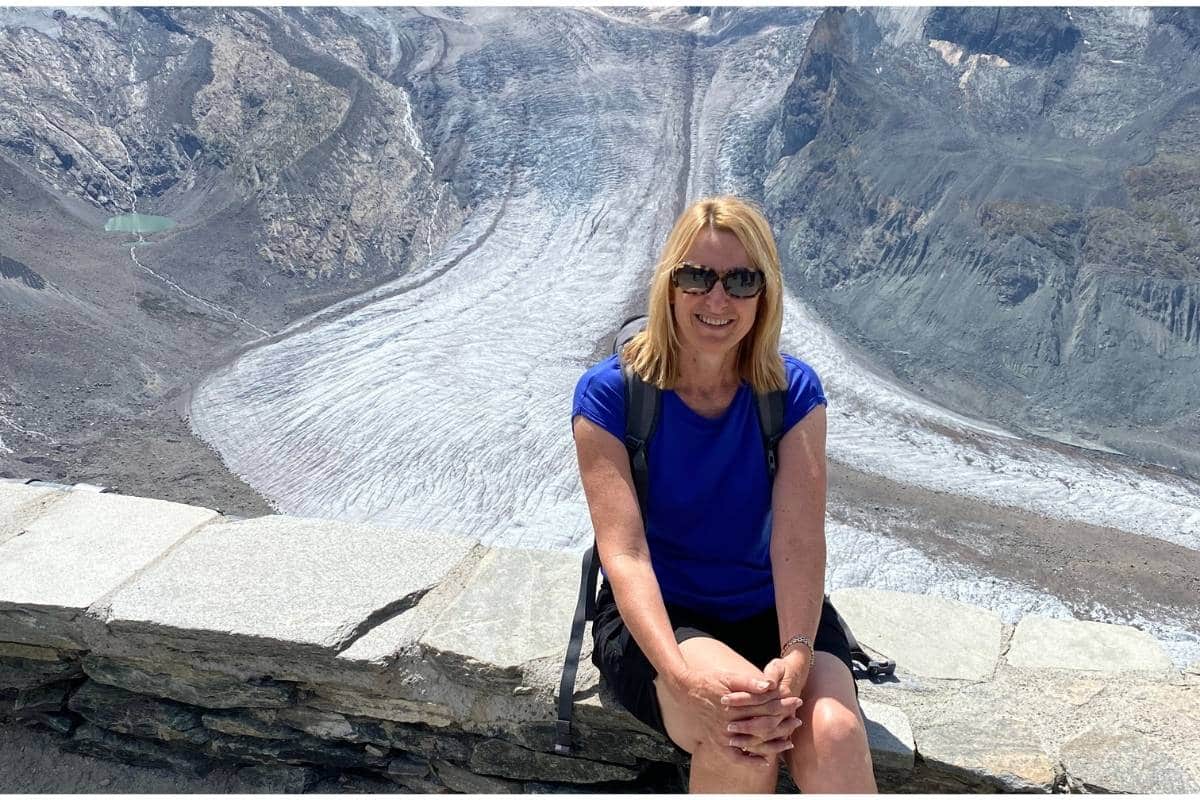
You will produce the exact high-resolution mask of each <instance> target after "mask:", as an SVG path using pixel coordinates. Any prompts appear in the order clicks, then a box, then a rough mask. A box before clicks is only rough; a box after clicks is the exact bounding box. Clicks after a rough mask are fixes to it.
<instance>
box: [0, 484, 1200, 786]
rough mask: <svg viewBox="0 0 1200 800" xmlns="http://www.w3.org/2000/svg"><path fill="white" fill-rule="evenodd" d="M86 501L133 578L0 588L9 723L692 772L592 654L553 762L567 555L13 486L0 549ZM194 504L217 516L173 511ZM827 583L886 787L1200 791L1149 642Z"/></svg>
mask: <svg viewBox="0 0 1200 800" xmlns="http://www.w3.org/2000/svg"><path fill="white" fill-rule="evenodd" d="M97 499H102V500H103V501H104V502H106V503H112V504H114V505H113V513H114V514H115V517H117V518H120V517H122V516H123V515H128V517H129V520H130V522H131V524H130V525H129V526H127V527H125V528H120V527H116V528H113V527H110V528H107V529H105V528H103V526H101V527H98V528H96V529H95V539H94V541H93V542H92V544H93V545H94V546H98V545H101V544H103V546H104V547H105V548H106V550H107V551H108V552H109V553H110V555H111V557H112V558H114V559H116V560H117V561H120V563H122V564H123V565H124V566H123V569H124V571H125V573H126V574H125V575H124V577H123V579H119V580H117V581H116V583H115V585H113V584H112V581H111V580H109V581H108V583H105V582H104V581H100V580H98V579H89V580H88V581H85V583H86V584H87V585H89V586H96V587H100V586H102V585H108V586H109V588H108V589H107V591H104V592H102V593H101V594H100V596H99V598H98V599H96V600H93V601H91V602H90V603H89V604H88V605H87V607H86V608H85V609H77V610H78V613H77V614H76V615H75V617H74V618H73V621H72V622H69V623H68V622H65V621H64V620H63V618H62V611H63V609H64V608H66V607H67V606H66V603H67V599H66V598H59V597H56V596H55V597H51V596H50V595H51V594H53V593H54V592H53V590H51V588H50V587H49V586H48V585H47V586H43V587H42V589H41V592H40V594H39V593H38V592H37V591H35V590H36V589H37V587H33V588H27V589H20V588H19V587H15V586H13V585H12V584H11V583H3V584H0V586H3V587H4V588H3V589H0V618H2V619H4V620H6V625H7V627H6V628H5V629H4V632H3V634H0V639H3V640H4V641H0V690H2V691H3V697H4V699H5V702H6V706H7V707H6V709H5V714H6V715H10V716H13V717H15V718H17V719H20V720H23V721H25V722H26V723H28V724H36V725H39V726H42V727H48V728H50V729H52V730H55V731H58V733H59V734H60V735H61V736H62V737H63V738H62V745H63V746H64V747H66V748H69V749H72V750H75V751H78V752H81V753H85V754H92V755H99V756H103V757H108V758H116V759H119V760H122V761H125V762H128V763H132V764H140V765H148V766H155V767H159V768H166V769H169V770H173V771H176V772H180V773H186V774H190V775H203V774H205V773H206V772H207V771H209V770H211V769H213V768H214V767H215V766H216V765H219V764H232V765H235V766H239V765H240V767H241V769H240V770H239V773H238V775H239V778H240V779H241V780H242V781H243V782H244V783H246V784H249V785H257V786H262V787H263V788H266V789H269V790H274V791H304V790H305V789H308V788H312V787H314V786H318V785H320V786H329V785H333V784H331V783H330V781H336V782H337V784H338V785H349V784H355V785H360V784H361V787H362V788H370V789H372V790H374V791H380V790H386V787H388V786H391V787H398V788H402V789H406V790H410V791H420V792H431V791H433V792H440V791H454V792H473V793H481V792H483V793H512V792H549V791H554V792H560V791H572V790H579V789H583V790H587V791H630V790H645V789H655V790H658V791H678V790H679V789H681V788H682V784H681V783H680V780H681V779H680V775H681V774H682V773H681V771H680V770H681V768H684V767H685V766H686V760H685V758H684V757H683V756H682V754H681V753H680V752H679V751H678V750H676V749H675V748H673V747H672V746H671V745H670V744H669V743H668V742H667V741H666V740H664V739H663V737H662V736H661V735H659V734H657V733H655V732H653V731H651V730H649V729H647V728H645V727H644V726H642V725H641V724H640V723H639V722H637V721H636V720H634V719H633V718H632V717H630V716H629V715H628V714H627V713H626V712H625V711H623V710H622V709H621V708H620V707H619V706H617V705H616V704H615V703H614V701H613V700H612V698H611V697H610V696H609V695H608V693H607V688H606V687H605V686H604V685H603V684H602V683H601V682H600V680H599V677H598V675H597V674H596V672H595V670H594V668H592V666H591V664H590V662H589V660H588V656H587V649H586V647H585V651H584V657H583V661H582V664H581V674H580V679H579V681H578V684H577V687H576V704H575V724H574V728H573V742H574V751H573V752H572V754H571V755H570V756H562V755H556V754H554V736H555V728H556V726H555V719H554V717H555V713H556V712H555V702H554V701H555V697H554V695H555V691H556V689H557V684H558V671H559V669H560V667H561V659H562V658H563V652H564V650H565V646H566V634H567V630H568V628H569V622H570V616H571V613H572V611H573V605H574V595H575V591H574V590H575V587H574V585H573V584H574V582H575V581H576V580H577V576H578V562H577V557H576V556H575V555H573V554H565V553H548V552H535V551H520V550H506V549H491V550H489V549H486V548H480V547H478V546H475V545H472V544H471V543H470V542H468V541H466V540H463V539H459V538H456V537H454V536H450V535H445V534H433V533H431V532H428V531H400V530H394V529H385V528H376V527H371V526H366V525H342V524H336V523H328V522H321V521H315V520H299V519H291V518H282V517H265V518H261V519H251V520H242V521H230V520H226V519H221V518H214V517H213V516H212V514H211V512H206V511H205V510H203V509H186V508H180V507H176V506H175V505H174V504H168V503H160V502H156V501H146V500H139V499H137V498H124V497H117V496H112V495H95V494H88V493H87V492H86V490H75V491H62V490H53V489H51V490H47V489H44V488H43V489H37V488H33V487H26V486H18V485H13V484H0V530H7V531H13V532H15V533H14V534H13V535H12V536H10V537H9V538H8V539H7V540H6V541H4V542H3V543H0V560H2V562H3V563H5V564H12V565H15V566H13V567H10V569H13V570H17V569H19V568H20V567H21V566H26V567H30V566H32V567H33V573H31V574H37V569H38V567H37V565H38V563H39V560H42V561H44V560H45V559H44V558H43V557H42V556H41V555H39V554H49V553H54V554H55V555H54V557H53V558H54V559H57V560H60V561H63V560H64V559H69V558H70V557H71V550H69V549H68V550H63V549H58V544H59V541H60V540H61V536H56V533H57V531H60V530H62V531H69V530H71V529H72V528H73V526H76V527H77V526H78V521H79V520H83V519H89V518H90V516H89V515H90V514H91V510H90V507H89V506H87V503H93V504H94V502H95V501H96V500H97ZM146 504H150V505H149V506H148V505H146ZM150 508H153V510H154V511H157V512H158V513H159V514H161V515H164V516H163V518H164V523H165V524H164V526H163V527H162V528H161V530H160V539H159V541H160V542H168V544H167V547H166V549H165V550H162V551H154V552H152V551H151V550H147V549H146V547H145V545H144V544H142V543H140V542H139V539H141V538H142V537H143V536H144V535H145V533H146V531H145V530H144V529H139V523H138V522H137V520H138V519H139V518H144V515H145V511H146V510H147V509H150ZM185 512H191V513H193V515H195V516H198V517H199V518H200V519H201V520H207V521H202V522H200V523H198V525H199V526H198V527H197V526H195V525H193V526H191V527H183V528H181V527H172V525H171V523H170V521H169V520H170V519H183V515H185ZM48 526H49V527H48ZM22 540H24V542H23V541H22ZM76 544H77V545H78V544H79V543H78V542H76ZM64 563H65V562H64ZM45 582H46V581H44V580H39V581H38V582H37V583H39V584H41V583H45ZM90 593H94V590H92V592H90ZM86 594H89V592H84V593H82V594H78V596H79V597H84V596H85V595H86ZM833 599H834V602H835V603H836V604H837V606H838V608H839V609H840V610H841V612H842V613H843V615H845V616H846V617H847V619H848V620H849V622H850V624H851V627H852V628H853V629H854V630H855V632H856V634H857V636H858V637H859V639H860V640H861V641H862V643H863V644H865V645H866V646H867V647H868V648H870V649H872V650H875V651H882V652H884V653H886V654H887V655H889V656H891V657H893V658H895V659H896V661H897V662H898V669H897V673H896V676H895V677H894V678H893V679H890V680H888V681H887V682H882V683H871V682H869V681H861V682H860V684H859V686H860V690H861V700H862V707H863V711H864V713H865V716H866V719H867V727H868V734H869V738H870V741H871V748H872V756H873V761H874V765H875V769H876V774H877V777H878V779H879V781H880V785H881V787H883V788H887V789H893V790H914V789H916V790H922V791H945V790H955V791H1021V792H1027V791H1042V792H1045V791H1054V790H1063V789H1088V790H1119V791H1175V792H1188V791H1196V789H1197V787H1200V774H1198V773H1197V770H1196V764H1197V763H1200V758H1198V756H1200V752H1198V751H1197V750H1196V743H1197V742H1198V741H1200V729H1196V725H1195V724H1194V723H1195V721H1196V720H1197V719H1200V714H1198V713H1197V712H1198V711H1200V706H1197V702H1198V700H1197V696H1196V694H1197V689H1200V683H1198V682H1197V681H1198V680H1200V676H1197V675H1195V674H1187V673H1180V672H1178V671H1176V670H1175V669H1174V668H1173V667H1172V665H1171V663H1170V660H1169V659H1167V658H1166V656H1165V655H1164V654H1163V653H1162V651H1161V647H1160V646H1159V645H1158V644H1157V643H1156V642H1154V640H1153V639H1150V638H1148V637H1146V635H1145V634H1142V633H1141V632H1139V631H1136V630H1134V629H1130V628H1122V627H1119V626H1111V625H1099V624H1097V623H1086V622H1074V621H1068V620H1048V619H1041V618H1036V617H1026V618H1025V619H1023V620H1022V621H1021V622H1020V624H1018V625H1017V626H1016V627H1015V630H1014V629H1013V626H1005V625H1003V624H1002V623H1001V622H1000V620H999V618H998V617H996V616H995V615H994V614H992V613H991V612H986V611H983V610H980V609H977V608H973V607H971V606H967V605H964V604H961V603H956V602H950V601H945V600H939V599H937V598H932V597H920V596H912V595H902V594H896V593H890V592H879V591H871V590H858V589H847V590H841V591H839V592H835V594H834V598H833ZM70 602H83V601H82V600H73V599H72V600H71V601H70ZM47 621H49V622H52V623H53V624H48V623H47ZM783 785H784V786H787V785H790V784H788V783H787V781H786V779H785V780H784V782H783Z"/></svg>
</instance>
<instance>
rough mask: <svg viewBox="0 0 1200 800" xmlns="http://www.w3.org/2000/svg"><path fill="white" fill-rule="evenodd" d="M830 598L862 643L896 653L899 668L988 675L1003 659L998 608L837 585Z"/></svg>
mask: <svg viewBox="0 0 1200 800" xmlns="http://www.w3.org/2000/svg"><path fill="white" fill-rule="evenodd" d="M830 599H831V600H832V601H833V604H834V605H835V606H836V607H837V610H838V613H840V614H841V615H842V616H843V617H844V618H845V619H846V622H847V623H848V624H849V625H850V629H851V630H852V631H854V636H855V638H856V639H858V641H859V643H860V644H863V645H865V646H866V647H868V648H870V649H872V650H876V651H878V652H880V653H882V654H884V655H886V656H887V657H889V658H892V659H895V661H896V670H897V672H899V673H906V672H907V673H910V674H915V675H921V676H923V677H927V678H950V679H958V680H976V681H978V680H987V679H988V678H990V677H991V676H992V674H993V672H995V669H996V664H997V663H998V662H999V660H1000V645H1001V634H1002V630H1003V626H1002V624H1001V622H1000V616H999V615H998V614H996V613H995V612H992V611H986V610H984V609H981V608H976V607H975V606H969V605H967V604H966V603H960V602H958V601H956V600H947V599H945V598H942V597H930V596H926V595H914V594H903V593H901V592H889V591H884V590H881V589H839V590H837V591H835V592H833V593H832V594H831V595H830Z"/></svg>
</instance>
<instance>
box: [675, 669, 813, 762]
mask: <svg viewBox="0 0 1200 800" xmlns="http://www.w3.org/2000/svg"><path fill="white" fill-rule="evenodd" d="M796 672H797V670H796V669H794V667H793V665H791V664H790V663H787V662H785V661H783V660H782V659H778V658H777V659H774V660H773V661H771V662H770V663H769V664H767V666H766V667H765V668H764V669H763V671H762V672H758V671H757V670H754V671H752V672H745V673H733V672H726V671H719V670H718V671H711V672H706V671H695V672H693V673H691V675H690V676H689V680H688V681H687V687H688V696H689V698H690V700H691V704H692V706H693V708H697V709H698V710H699V711H700V716H701V720H702V721H701V726H702V730H703V731H704V732H705V738H706V739H707V740H708V742H709V743H710V744H712V745H715V746H717V747H720V748H721V749H722V750H723V751H724V752H725V754H726V755H727V756H729V758H730V759H732V760H733V761H736V762H738V763H753V764H758V765H766V764H769V763H771V762H772V761H773V760H774V757H775V756H776V755H778V754H779V753H783V752H785V751H787V750H790V749H791V748H792V742H791V737H792V734H793V733H794V732H795V731H796V729H797V728H799V727H800V724H801V723H800V719H799V710H800V705H801V704H802V702H803V701H802V700H801V699H800V689H802V688H803V681H802V680H798V676H797V675H796Z"/></svg>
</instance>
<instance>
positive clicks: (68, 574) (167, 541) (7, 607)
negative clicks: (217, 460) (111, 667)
mask: <svg viewBox="0 0 1200 800" xmlns="http://www.w3.org/2000/svg"><path fill="white" fill-rule="evenodd" d="M64 494H65V496H64V497H62V498H61V499H59V500H58V501H57V502H55V503H53V504H52V505H51V506H49V507H48V508H47V509H46V510H45V511H44V512H43V513H41V514H39V515H38V516H37V517H36V518H35V519H33V520H32V521H30V522H29V523H27V524H26V525H25V526H24V530H23V532H22V533H21V534H20V535H18V536H14V537H12V538H11V539H9V540H8V541H6V542H4V543H3V544H0V612H3V611H11V612H13V613H10V614H0V639H9V640H11V641H23V642H27V643H30V644H47V645H50V646H60V647H61V646H64V640H66V641H80V636H81V635H82V634H80V633H78V632H77V631H76V630H74V627H75V626H73V625H71V624H70V622H69V621H70V620H71V619H73V617H74V616H75V615H76V614H78V613H80V612H82V611H84V610H85V609H86V608H87V607H88V606H90V605H92V604H93V603H95V602H96V601H98V600H99V599H100V598H102V597H104V596H105V595H106V594H108V593H110V592H112V591H113V590H115V589H117V588H118V587H119V586H120V585H121V584H122V583H123V582H125V581H126V580H128V579H129V578H130V577H132V576H133V575H134V574H135V573H137V572H138V570H141V569H143V568H144V567H146V566H147V565H148V564H150V563H151V562H152V561H154V560H155V559H156V558H159V557H160V556H162V555H163V554H164V553H165V552H166V551H167V550H168V549H169V548H170V547H171V546H172V545H174V544H176V543H177V542H179V541H180V540H182V539H184V538H185V537H186V536H187V535H188V534H190V533H191V532H192V531H194V530H196V528H198V527H199V526H200V525H202V524H204V523H205V522H207V521H209V520H211V519H213V518H214V517H216V516H217V512H215V511H212V510H210V509H207V508H196V507H194V506H185V505H182V504H180V503H169V502H166V501H163V500H149V499H146V498H142V497H124V496H121V495H115V494H99V493H94V492H67V493H64ZM47 612H48V613H47ZM50 617H53V618H54V619H50ZM64 619H65V620H67V623H66V624H65V625H64V624H63V620H64Z"/></svg>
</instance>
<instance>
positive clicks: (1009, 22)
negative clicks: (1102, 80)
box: [925, 8, 1083, 66]
mask: <svg viewBox="0 0 1200 800" xmlns="http://www.w3.org/2000/svg"><path fill="white" fill-rule="evenodd" d="M925 36H926V37H928V38H930V39H942V40H944V41H950V42H954V43H955V44H958V45H960V46H961V47H962V48H963V49H964V50H965V51H967V52H969V53H995V54H996V55H998V56H1001V57H1002V58H1004V59H1005V60H1006V61H1009V62H1010V63H1013V64H1037V65H1039V66H1046V65H1048V64H1050V63H1052V62H1053V61H1054V59H1056V58H1058V57H1059V56H1063V55H1068V54H1070V52H1071V51H1072V50H1073V49H1074V48H1075V46H1076V45H1078V44H1079V42H1080V41H1081V40H1082V39H1083V36H1082V34H1081V33H1080V31H1079V28H1077V27H1076V26H1074V25H1072V24H1071V21H1070V17H1069V16H1067V15H1066V14H1065V13H1064V12H1063V11H1062V10H1061V9H1057V8H1040V9H1019V8H936V9H934V10H933V11H932V12H930V14H929V17H928V18H927V19H926V20H925Z"/></svg>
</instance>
